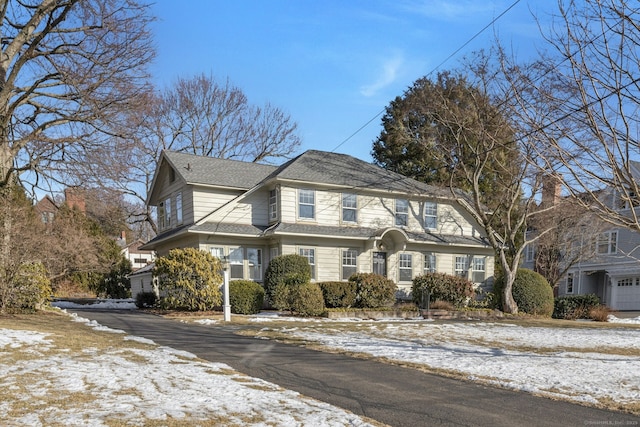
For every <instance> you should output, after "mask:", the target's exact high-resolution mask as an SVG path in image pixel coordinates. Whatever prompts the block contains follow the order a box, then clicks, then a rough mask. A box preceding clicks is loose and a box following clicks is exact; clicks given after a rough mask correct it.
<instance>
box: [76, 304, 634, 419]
mask: <svg viewBox="0 0 640 427" xmlns="http://www.w3.org/2000/svg"><path fill="white" fill-rule="evenodd" d="M69 311H74V312H76V313H77V314H78V315H79V316H81V317H84V318H88V319H91V320H96V321H97V322H99V323H100V324H102V325H104V326H108V327H111V328H114V329H122V330H124V331H126V332H127V333H129V334H131V335H137V336H142V337H145V338H149V339H151V340H153V341H155V342H156V343H157V344H160V345H165V346H169V347H173V348H176V349H180V350H185V351H189V352H191V353H194V354H196V355H197V356H198V357H200V358H202V359H205V360H209V361H212V362H222V363H226V364H228V365H229V366H231V367H233V368H234V369H236V370H237V371H239V372H242V373H245V374H247V375H250V376H252V377H257V378H262V379H264V380H266V381H270V382H272V383H275V384H278V385H280V386H282V387H284V388H287V389H290V390H295V391H297V392H299V393H302V394H304V395H306V396H309V397H313V398H315V399H318V400H321V401H324V402H327V403H330V404H332V405H335V406H339V407H341V408H344V409H346V410H349V411H351V412H353V413H355V414H358V415H362V416H366V417H369V418H372V419H374V420H377V421H380V422H382V423H385V424H388V425H391V426H398V427H400V426H413V427H415V426H558V425H562V426H585V425H627V426H630V425H638V423H639V420H638V417H635V416H632V415H629V414H624V413H618V412H610V411H604V410H599V409H594V408H589V407H583V406H580V405H576V404H572V403H568V402H558V401H553V400H550V399H545V398H540V397H536V396H533V395H531V394H528V393H523V392H515V391H508V390H503V389H497V388H492V387H488V386H483V385H479V384H475V383H471V382H465V381H459V380H454V379H450V378H445V377H440V376H437V375H432V374H427V373H423V372H420V371H417V370H413V369H408V368H402V367H399V366H394V365H390V364H384V363H379V362H375V361H370V360H362V359H356V358H351V357H348V356H343V355H338V354H331V353H324V352H319V351H314V350H309V349H306V348H302V347H298V346H293V345H287V344H281V343H277V342H274V341H267V340H261V339H255V338H251V337H243V336H240V335H235V334H234V332H235V331H237V330H238V329H239V327H238V326H233V325H230V326H226V325H219V324H216V325H214V326H200V325H194V324H187V323H181V322H177V321H174V320H168V319H164V318H162V317H159V316H155V315H151V314H147V313H144V312H139V311H136V310H99V309H73V310H69Z"/></svg>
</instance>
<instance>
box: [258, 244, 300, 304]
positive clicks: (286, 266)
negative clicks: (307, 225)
mask: <svg viewBox="0 0 640 427" xmlns="http://www.w3.org/2000/svg"><path fill="white" fill-rule="evenodd" d="M310 281H311V266H310V265H309V261H307V259H306V258H305V257H303V256H301V255H297V254H288V255H280V256H278V257H275V258H274V259H272V260H271V261H270V262H269V265H268V266H267V271H266V272H265V275H264V290H265V297H266V299H267V301H268V302H269V304H271V305H272V306H274V307H276V308H278V305H280V306H282V305H283V304H284V305H286V298H284V297H285V296H284V295H277V294H278V293H282V292H285V293H286V291H285V288H286V287H287V286H295V285H299V284H302V283H308V282H310ZM276 300H277V301H276ZM279 309H282V308H279ZM284 309H286V308H284Z"/></svg>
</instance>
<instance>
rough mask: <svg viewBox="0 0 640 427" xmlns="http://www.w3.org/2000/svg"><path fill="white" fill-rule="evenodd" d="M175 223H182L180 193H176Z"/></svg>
mask: <svg viewBox="0 0 640 427" xmlns="http://www.w3.org/2000/svg"><path fill="white" fill-rule="evenodd" d="M176 224H182V193H178V194H176Z"/></svg>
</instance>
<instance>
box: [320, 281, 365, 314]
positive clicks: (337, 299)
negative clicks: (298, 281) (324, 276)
mask: <svg viewBox="0 0 640 427" xmlns="http://www.w3.org/2000/svg"><path fill="white" fill-rule="evenodd" d="M318 285H319V286H320V289H321V290H322V296H323V297H324V305H325V306H326V307H327V308H349V307H353V306H354V305H355V303H356V284H355V283H354V282H320V283H318Z"/></svg>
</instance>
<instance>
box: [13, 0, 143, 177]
mask: <svg viewBox="0 0 640 427" xmlns="http://www.w3.org/2000/svg"><path fill="white" fill-rule="evenodd" d="M147 12H148V7H147V6H145V5H141V4H139V3H138V2H137V1H135V0H27V1H18V0H13V1H10V0H5V1H2V2H0V21H1V24H2V46H1V47H2V58H1V60H0V81H1V86H0V187H4V186H6V185H7V184H8V183H9V182H10V181H11V176H12V175H13V174H20V175H21V178H22V180H23V181H29V182H30V183H31V184H32V185H40V184H43V181H45V182H46V181H47V180H54V181H60V180H62V181H64V180H65V179H66V178H67V177H68V173H69V168H72V167H75V168H78V167H81V166H82V165H84V164H87V163H90V161H91V160H92V159H93V158H94V157H95V156H94V151H95V150H105V145H107V144H109V143H117V142H118V141H119V140H117V139H113V138H105V136H107V135H111V134H112V132H113V131H114V129H117V125H118V124H119V122H120V121H121V120H122V118H123V112H125V111H126V109H127V108H129V107H130V106H131V104H132V103H133V102H135V100H136V99H137V98H138V96H139V94H140V93H141V92H142V91H143V90H145V89H146V87H147V86H146V77H147V74H146V69H145V66H146V65H147V63H148V62H149V61H150V60H151V59H152V58H153V55H154V50H153V49H152V45H151V35H150V33H149V30H148V24H149V22H150V18H149V16H148V15H147ZM116 148H117V147H114V146H110V147H109V148H108V149H109V150H114V149H116ZM26 172H30V173H26Z"/></svg>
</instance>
